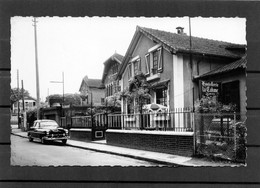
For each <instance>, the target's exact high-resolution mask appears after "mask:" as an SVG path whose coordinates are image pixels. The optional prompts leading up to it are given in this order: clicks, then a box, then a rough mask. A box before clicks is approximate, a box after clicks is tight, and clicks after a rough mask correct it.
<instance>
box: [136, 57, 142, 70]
mask: <svg viewBox="0 0 260 188" xmlns="http://www.w3.org/2000/svg"><path fill="white" fill-rule="evenodd" d="M137 62H138V70H139V71H141V59H138V60H137Z"/></svg>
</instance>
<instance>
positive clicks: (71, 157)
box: [11, 135, 157, 166]
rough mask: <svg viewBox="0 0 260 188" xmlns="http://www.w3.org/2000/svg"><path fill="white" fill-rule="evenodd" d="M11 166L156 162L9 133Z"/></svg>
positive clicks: (143, 164) (105, 164) (106, 164)
mask: <svg viewBox="0 0 260 188" xmlns="http://www.w3.org/2000/svg"><path fill="white" fill-rule="evenodd" d="M11 165H12V166H156V165H157V164H155V163H151V162H146V161H142V160H136V159H132V158H128V157H122V156H117V155H111V154H106V153H101V152H95V151H90V150H84V149H78V148H73V147H70V146H63V145H62V144H61V143H59V142H54V143H49V144H46V145H43V144H41V143H40V142H38V141H34V142H29V141H28V139H25V138H21V137H19V136H15V135H11Z"/></svg>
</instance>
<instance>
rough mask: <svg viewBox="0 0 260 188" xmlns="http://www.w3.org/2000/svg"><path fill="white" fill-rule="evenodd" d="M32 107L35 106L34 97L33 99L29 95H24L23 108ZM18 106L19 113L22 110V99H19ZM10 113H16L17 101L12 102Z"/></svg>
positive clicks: (26, 109) (28, 108)
mask: <svg viewBox="0 0 260 188" xmlns="http://www.w3.org/2000/svg"><path fill="white" fill-rule="evenodd" d="M34 107H36V99H34V98H32V97H30V96H25V97H24V110H25V111H28V110H30V109H32V108H34ZM19 108H20V113H21V112H22V110H23V100H22V99H20V100H19ZM12 113H13V114H18V101H17V102H15V103H14V104H13V108H12Z"/></svg>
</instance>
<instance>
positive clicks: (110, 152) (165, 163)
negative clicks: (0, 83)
mask: <svg viewBox="0 0 260 188" xmlns="http://www.w3.org/2000/svg"><path fill="white" fill-rule="evenodd" d="M67 146H70V147H74V148H79V149H87V150H91V151H96V152H101V153H107V154H111V155H118V156H122V157H128V158H132V159H138V160H143V161H148V162H153V163H158V165H171V166H176V167H177V166H185V165H181V164H177V163H171V162H166V161H161V160H157V159H151V158H146V157H141V156H135V155H131V154H123V153H117V152H113V151H107V150H100V149H93V148H88V147H83V146H76V145H72V144H68V143H67Z"/></svg>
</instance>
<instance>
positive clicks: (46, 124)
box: [28, 119, 68, 144]
mask: <svg viewBox="0 0 260 188" xmlns="http://www.w3.org/2000/svg"><path fill="white" fill-rule="evenodd" d="M28 139H29V141H30V142H32V141H33V140H34V139H38V140H40V141H41V143H43V144H44V143H46V141H54V140H61V141H62V143H63V144H66V142H67V139H68V130H67V129H63V128H61V127H59V125H58V124H57V122H56V121H54V120H49V119H43V120H36V121H34V123H33V126H32V127H30V129H29V131H28Z"/></svg>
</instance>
